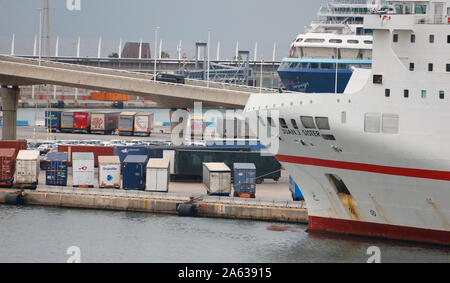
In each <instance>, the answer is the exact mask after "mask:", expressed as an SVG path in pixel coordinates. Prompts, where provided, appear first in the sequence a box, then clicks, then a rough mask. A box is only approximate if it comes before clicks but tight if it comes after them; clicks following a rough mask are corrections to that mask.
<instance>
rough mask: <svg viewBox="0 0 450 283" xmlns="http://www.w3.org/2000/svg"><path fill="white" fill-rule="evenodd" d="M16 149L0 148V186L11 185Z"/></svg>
mask: <svg viewBox="0 0 450 283" xmlns="http://www.w3.org/2000/svg"><path fill="white" fill-rule="evenodd" d="M16 155H17V153H16V149H15V148H0V187H8V188H10V187H12V185H13V183H14V173H15V168H16Z"/></svg>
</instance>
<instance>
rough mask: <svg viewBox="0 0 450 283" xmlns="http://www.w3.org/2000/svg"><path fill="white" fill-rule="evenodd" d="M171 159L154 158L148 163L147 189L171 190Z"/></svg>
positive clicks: (153, 190) (157, 190)
mask: <svg viewBox="0 0 450 283" xmlns="http://www.w3.org/2000/svg"><path fill="white" fill-rule="evenodd" d="M169 164H170V161H169V159H164V158H152V159H149V161H148V163H147V181H146V182H147V183H146V186H145V190H146V191H152V192H168V191H169Z"/></svg>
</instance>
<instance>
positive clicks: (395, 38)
mask: <svg viewBox="0 0 450 283" xmlns="http://www.w3.org/2000/svg"><path fill="white" fill-rule="evenodd" d="M393 41H394V42H398V34H396V33H395V34H394V38H393Z"/></svg>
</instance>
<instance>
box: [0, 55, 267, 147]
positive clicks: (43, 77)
mask: <svg viewBox="0 0 450 283" xmlns="http://www.w3.org/2000/svg"><path fill="white" fill-rule="evenodd" d="M41 84H50V85H58V86H67V87H74V88H81V89H92V90H98V91H108V92H117V93H124V94H130V95H136V96H140V97H145V98H148V99H149V100H152V101H154V102H156V103H158V104H160V105H163V106H166V107H167V108H189V107H193V105H194V102H203V107H205V108H206V107H211V108H234V109H243V108H244V107H245V105H246V103H247V101H248V98H249V96H250V95H251V94H252V93H259V92H260V89H259V88H253V87H247V86H236V85H229V84H220V83H212V82H210V83H209V85H208V86H207V85H206V84H207V82H205V81H191V80H186V84H171V83H165V82H154V81H153V80H152V76H151V75H147V74H142V73H134V72H128V71H120V70H112V69H104V68H98V67H89V66H80V65H72V64H63V63H57V62H50V61H41V62H39V61H38V60H33V59H26V58H18V57H11V56H2V55H0V85H1V86H2V88H1V89H0V92H1V97H2V110H3V117H4V118H3V120H4V124H3V125H4V126H3V139H15V138H16V126H15V125H16V120H17V104H18V94H19V88H20V86H24V85H41ZM263 92H276V91H275V90H268V89H265V90H264V91H263Z"/></svg>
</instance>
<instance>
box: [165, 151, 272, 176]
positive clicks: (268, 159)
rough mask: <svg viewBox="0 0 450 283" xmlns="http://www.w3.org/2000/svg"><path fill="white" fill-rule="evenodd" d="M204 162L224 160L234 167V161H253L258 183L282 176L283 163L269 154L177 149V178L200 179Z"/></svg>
mask: <svg viewBox="0 0 450 283" xmlns="http://www.w3.org/2000/svg"><path fill="white" fill-rule="evenodd" d="M203 162H224V163H225V164H226V165H227V166H228V167H230V168H232V167H233V163H253V164H255V166H256V183H257V184H260V183H262V182H263V181H264V179H273V180H274V181H278V180H279V179H280V177H281V164H280V163H279V162H278V161H277V160H276V159H275V158H274V157H273V156H269V155H261V153H260V152H248V151H224V150H222V151H215V150H176V153H175V174H174V175H173V176H172V177H173V178H177V179H199V178H201V177H202V163H203Z"/></svg>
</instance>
